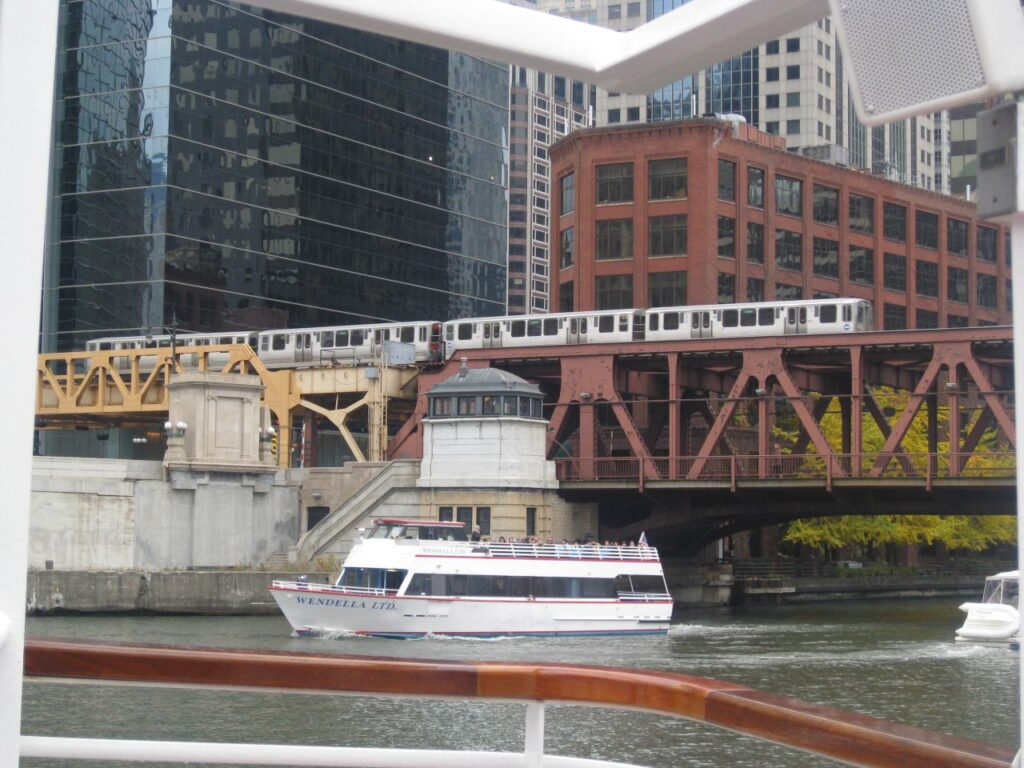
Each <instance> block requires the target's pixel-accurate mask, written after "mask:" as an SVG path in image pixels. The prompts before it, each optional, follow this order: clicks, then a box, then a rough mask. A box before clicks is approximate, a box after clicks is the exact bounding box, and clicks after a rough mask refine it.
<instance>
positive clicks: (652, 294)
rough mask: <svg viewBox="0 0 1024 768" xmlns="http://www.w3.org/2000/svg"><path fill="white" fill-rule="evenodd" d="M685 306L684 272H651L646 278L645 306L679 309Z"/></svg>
mask: <svg viewBox="0 0 1024 768" xmlns="http://www.w3.org/2000/svg"><path fill="white" fill-rule="evenodd" d="M684 304H686V272H684V271H679V272H653V273H652V274H650V275H649V276H648V278H647V306H649V307H681V306H683V305H684Z"/></svg>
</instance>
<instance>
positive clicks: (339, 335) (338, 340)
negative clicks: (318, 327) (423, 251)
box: [334, 331, 348, 347]
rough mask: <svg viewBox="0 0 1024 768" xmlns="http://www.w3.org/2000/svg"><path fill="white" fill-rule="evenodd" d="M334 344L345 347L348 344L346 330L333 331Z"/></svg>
mask: <svg viewBox="0 0 1024 768" xmlns="http://www.w3.org/2000/svg"><path fill="white" fill-rule="evenodd" d="M334 346H336V347H347V346H348V331H335V333H334Z"/></svg>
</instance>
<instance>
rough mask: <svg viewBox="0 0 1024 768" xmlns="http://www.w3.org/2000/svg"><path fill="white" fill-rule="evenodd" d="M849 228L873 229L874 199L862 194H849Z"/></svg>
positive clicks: (856, 230) (854, 229) (856, 229)
mask: <svg viewBox="0 0 1024 768" xmlns="http://www.w3.org/2000/svg"><path fill="white" fill-rule="evenodd" d="M850 229H852V230H853V231H854V232H866V233H867V234H869V235H870V234H871V233H873V232H874V231H875V201H874V199H873V198H870V197H864V196H863V195H850Z"/></svg>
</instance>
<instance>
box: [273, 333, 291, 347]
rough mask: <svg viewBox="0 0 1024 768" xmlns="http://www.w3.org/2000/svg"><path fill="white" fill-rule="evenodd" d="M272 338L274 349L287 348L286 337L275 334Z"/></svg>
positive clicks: (281, 334)
mask: <svg viewBox="0 0 1024 768" xmlns="http://www.w3.org/2000/svg"><path fill="white" fill-rule="evenodd" d="M272 338H273V341H274V349H277V350H281V349H284V348H285V346H287V343H288V337H287V336H285V335H284V334H283V333H275V334H274V335H273V337H272Z"/></svg>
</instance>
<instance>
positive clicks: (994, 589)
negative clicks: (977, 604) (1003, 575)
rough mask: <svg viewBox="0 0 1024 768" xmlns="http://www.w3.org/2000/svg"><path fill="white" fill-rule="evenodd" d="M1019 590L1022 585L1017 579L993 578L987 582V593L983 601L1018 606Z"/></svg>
mask: <svg viewBox="0 0 1024 768" xmlns="http://www.w3.org/2000/svg"><path fill="white" fill-rule="evenodd" d="M1019 592H1020V585H1019V583H1018V582H1017V581H1016V580H1015V579H1006V580H1003V579H992V580H989V581H986V582H985V595H984V597H982V598H981V602H983V603H1002V604H1003V605H1013V606H1016V605H1017V597H1018V594H1019Z"/></svg>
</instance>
